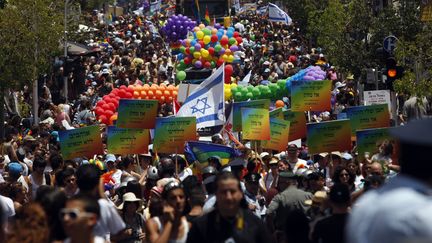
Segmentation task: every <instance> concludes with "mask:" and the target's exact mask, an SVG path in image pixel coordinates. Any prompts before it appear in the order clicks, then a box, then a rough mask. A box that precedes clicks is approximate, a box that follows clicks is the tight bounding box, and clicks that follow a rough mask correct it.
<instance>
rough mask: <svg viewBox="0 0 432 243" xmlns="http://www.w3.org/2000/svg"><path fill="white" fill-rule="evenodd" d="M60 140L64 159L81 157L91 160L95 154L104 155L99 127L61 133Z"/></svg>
mask: <svg viewBox="0 0 432 243" xmlns="http://www.w3.org/2000/svg"><path fill="white" fill-rule="evenodd" d="M59 139H60V149H61V152H62V156H63V159H66V160H68V159H74V158H79V157H86V158H88V159H90V158H92V157H93V155H95V154H103V146H102V138H101V135H100V131H99V126H88V127H82V128H77V129H72V130H65V131H59Z"/></svg>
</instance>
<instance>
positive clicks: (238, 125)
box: [233, 100, 270, 132]
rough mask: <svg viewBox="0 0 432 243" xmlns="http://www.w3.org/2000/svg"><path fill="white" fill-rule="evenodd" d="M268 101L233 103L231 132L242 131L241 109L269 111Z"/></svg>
mask: <svg viewBox="0 0 432 243" xmlns="http://www.w3.org/2000/svg"><path fill="white" fill-rule="evenodd" d="M269 107H270V100H251V101H244V102H234V103H233V131H236V132H240V131H242V113H241V109H242V108H260V109H267V110H268V109H269Z"/></svg>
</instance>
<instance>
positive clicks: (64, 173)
mask: <svg viewBox="0 0 432 243" xmlns="http://www.w3.org/2000/svg"><path fill="white" fill-rule="evenodd" d="M73 175H75V170H74V169H73V168H70V167H66V168H65V169H63V170H61V171H59V172H57V173H56V174H55V180H56V185H57V186H65V185H66V184H65V183H64V179H65V178H67V177H69V176H73Z"/></svg>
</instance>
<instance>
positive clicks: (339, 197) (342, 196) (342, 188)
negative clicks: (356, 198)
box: [329, 183, 351, 206]
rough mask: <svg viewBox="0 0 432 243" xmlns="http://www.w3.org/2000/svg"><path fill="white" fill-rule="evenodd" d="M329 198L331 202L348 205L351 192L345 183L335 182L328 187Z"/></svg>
mask: <svg viewBox="0 0 432 243" xmlns="http://www.w3.org/2000/svg"><path fill="white" fill-rule="evenodd" d="M329 199H330V201H331V202H332V203H334V204H337V205H341V206H348V205H349V204H350V202H351V193H350V190H349V188H348V186H347V185H346V184H342V183H335V184H334V185H333V186H332V188H331V189H330V193H329Z"/></svg>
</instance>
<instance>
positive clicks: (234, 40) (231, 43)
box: [229, 37, 236, 45]
mask: <svg viewBox="0 0 432 243" xmlns="http://www.w3.org/2000/svg"><path fill="white" fill-rule="evenodd" d="M235 43H236V39H235V38H234V37H231V38H229V44H230V45H234V44H235Z"/></svg>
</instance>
